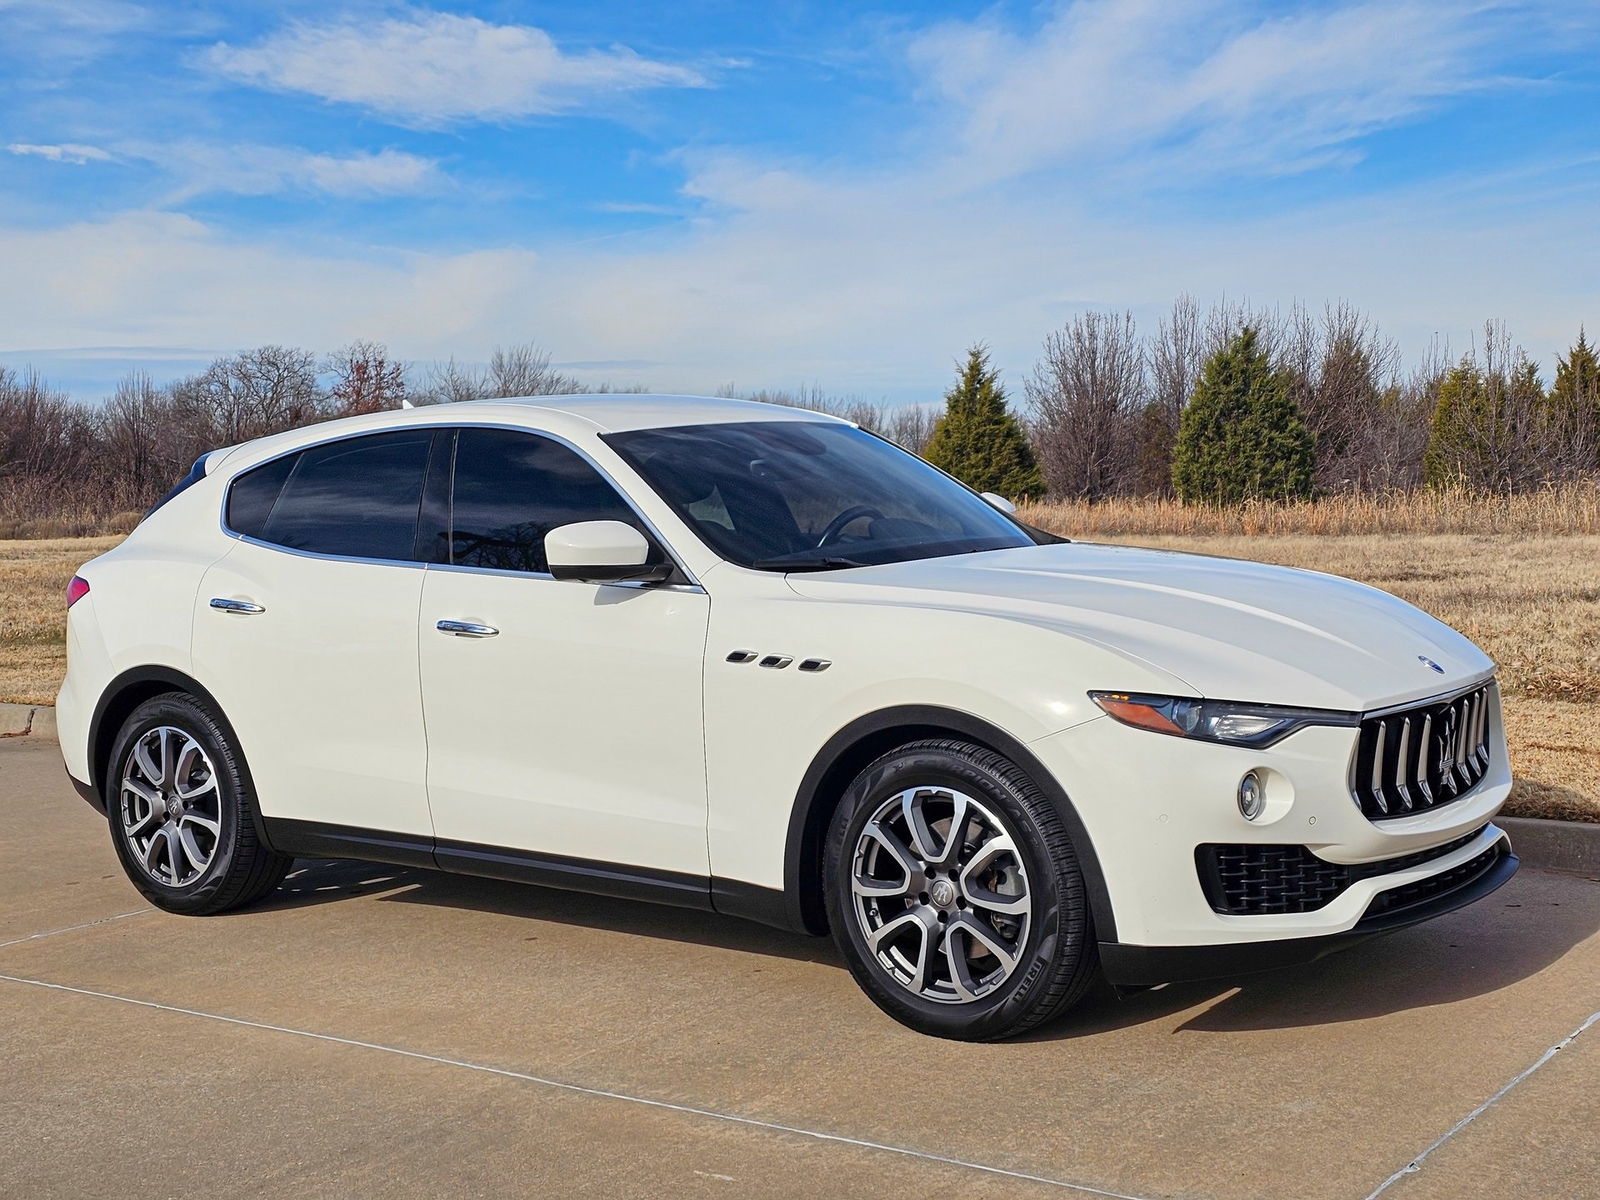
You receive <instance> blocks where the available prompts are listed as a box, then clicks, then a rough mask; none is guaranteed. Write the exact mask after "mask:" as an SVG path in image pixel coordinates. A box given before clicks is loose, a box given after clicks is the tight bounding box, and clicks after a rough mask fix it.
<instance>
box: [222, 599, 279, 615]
mask: <svg viewBox="0 0 1600 1200" xmlns="http://www.w3.org/2000/svg"><path fill="white" fill-rule="evenodd" d="M211 607H212V608H214V609H216V610H217V611H219V612H226V613H240V614H243V615H244V616H254V615H255V614H256V613H264V612H266V611H267V610H266V609H264V608H262V607H261V605H259V604H251V603H250V601H248V600H228V599H226V598H225V597H222V596H213V597H212V598H211Z"/></svg>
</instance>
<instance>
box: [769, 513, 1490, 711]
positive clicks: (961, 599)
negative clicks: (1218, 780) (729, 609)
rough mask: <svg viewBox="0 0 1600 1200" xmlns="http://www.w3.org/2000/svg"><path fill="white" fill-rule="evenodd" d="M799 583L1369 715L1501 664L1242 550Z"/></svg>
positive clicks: (1333, 580) (1112, 549)
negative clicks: (968, 616) (1060, 636)
mask: <svg viewBox="0 0 1600 1200" xmlns="http://www.w3.org/2000/svg"><path fill="white" fill-rule="evenodd" d="M789 583H790V586H791V587H793V588H794V590H795V591H797V592H798V593H800V594H801V595H803V596H808V597H812V598H815V599H825V600H829V601H832V602H842V603H847V604H848V603H856V604H872V605H891V606H905V605H914V606H918V607H933V608H941V609H949V610H954V611H961V612H967V613H974V614H981V615H988V616H994V617H998V618H1001V619H1007V620H1014V621H1023V622H1027V623H1030V624H1034V625H1038V626H1041V627H1044V628H1049V629H1052V630H1055V631H1058V632H1061V633H1064V634H1068V635H1070V636H1073V637H1076V638H1079V639H1082V640H1085V641H1089V642H1093V643H1095V644H1097V645H1100V646H1102V647H1104V648H1106V649H1109V650H1111V651H1113V652H1114V653H1116V654H1118V655H1120V656H1122V657H1124V658H1128V659H1132V660H1136V661H1139V662H1141V663H1143V664H1145V665H1146V666H1148V667H1154V668H1156V669H1158V670H1160V671H1162V672H1165V673H1166V674H1169V675H1172V676H1176V677H1177V679H1178V680H1181V681H1182V682H1183V684H1184V685H1186V687H1187V688H1188V689H1190V690H1191V691H1192V692H1193V693H1194V694H1196V695H1199V696H1206V697H1212V698H1215V699H1226V700H1241V701H1254V702H1257V703H1265V704H1292V705H1303V706H1306V707H1312V708H1332V709H1341V710H1344V711H1363V710H1371V709H1374V708H1382V707H1386V706H1388V705H1391V704H1398V703H1401V702H1404V701H1408V700H1413V699H1418V698H1421V697H1424V696H1431V695H1437V694H1439V693H1442V692H1446V691H1449V690H1451V689H1453V688H1456V687H1464V686H1466V685H1467V684H1468V683H1471V682H1473V681H1475V680H1478V679H1481V678H1483V677H1484V676H1485V675H1486V674H1488V673H1489V672H1490V671H1492V670H1493V669H1494V664H1493V662H1491V661H1490V659H1489V658H1488V656H1487V655H1485V654H1484V653H1483V652H1482V651H1481V650H1479V649H1478V648H1477V647H1476V646H1474V645H1473V644H1472V643H1471V642H1469V641H1468V640H1467V639H1466V638H1464V637H1462V636H1461V635H1460V634H1459V633H1457V632H1455V630H1453V629H1451V628H1450V627H1449V626H1447V625H1445V624H1443V623H1441V622H1439V621H1436V620H1435V619H1434V618H1432V617H1430V616H1428V614H1426V613H1424V612H1422V611H1421V610H1420V609H1418V608H1414V607H1413V606H1412V605H1410V604H1407V603H1406V602H1405V601H1403V600H1400V599H1398V598H1396V597H1394V596H1391V595H1389V593H1387V592H1383V591H1379V590H1378V589H1377V588H1373V587H1368V586H1366V585H1365V584H1360V583H1356V582H1354V581H1352V580H1349V579H1342V578H1339V577H1338V576H1334V575H1323V574H1320V573H1318V572H1315V571H1302V570H1295V569H1292V568H1288V567H1275V566H1269V565H1267V564H1264V563H1254V562H1244V561H1240V560H1237V559H1226V558H1209V557H1205V556H1202V555H1196V554H1184V553H1177V552H1171V551H1160V550H1142V549H1136V548H1134V547H1130V546H1104V545H1095V544H1092V543H1085V542H1071V543H1065V544H1060V545H1049V546H1031V547H1025V548H1023V549H1017V550H996V551H990V552H987V553H981V554H965V555H956V556H951V557H947V558H930V559H920V560H917V561H914V562H905V563H890V564H887V565H884V566H877V567H862V568H855V569H849V570H842V571H832V572H828V573H825V574H824V573H818V574H792V575H790V576H789ZM1094 686H1099V687H1104V688H1108V689H1114V688H1117V687H1119V686H1124V685H1123V684H1121V683H1120V682H1119V681H1118V680H1116V679H1106V680H1103V681H1098V682H1097V683H1096V684H1094Z"/></svg>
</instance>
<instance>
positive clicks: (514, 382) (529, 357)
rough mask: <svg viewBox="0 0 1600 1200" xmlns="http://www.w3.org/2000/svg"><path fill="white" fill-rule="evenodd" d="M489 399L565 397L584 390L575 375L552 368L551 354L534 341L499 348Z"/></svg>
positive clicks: (488, 382) (493, 363)
mask: <svg viewBox="0 0 1600 1200" xmlns="http://www.w3.org/2000/svg"><path fill="white" fill-rule="evenodd" d="M484 386H485V389H486V390H485V392H484V395H485V396H493V397H503V396H565V395H570V394H572V393H573V392H581V391H584V390H585V389H584V386H583V385H582V384H581V383H579V382H578V381H577V380H576V379H574V378H573V377H572V376H571V375H563V374H561V373H560V372H559V371H556V370H555V369H554V368H552V367H551V366H550V355H549V353H548V352H546V351H544V350H541V349H539V347H537V346H535V345H534V344H533V343H532V342H522V343H519V344H518V345H515V346H507V347H501V346H496V347H495V348H494V353H493V354H491V355H490V356H489V372H488V375H487V376H486V377H485V379H484Z"/></svg>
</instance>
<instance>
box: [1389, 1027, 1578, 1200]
mask: <svg viewBox="0 0 1600 1200" xmlns="http://www.w3.org/2000/svg"><path fill="white" fill-rule="evenodd" d="M1597 1022H1600V1012H1593V1013H1590V1014H1589V1016H1588V1018H1587V1019H1586V1020H1585V1021H1584V1022H1583V1024H1581V1025H1579V1026H1578V1027H1577V1028H1576V1029H1574V1030H1573V1031H1572V1032H1571V1033H1569V1034H1567V1036H1566V1037H1564V1038H1562V1039H1561V1040H1560V1041H1559V1042H1557V1043H1556V1044H1555V1045H1554V1046H1551V1047H1550V1049H1548V1050H1546V1051H1545V1052H1544V1053H1543V1054H1541V1055H1540V1056H1539V1057H1538V1058H1537V1059H1536V1060H1535V1061H1534V1063H1533V1065H1532V1066H1530V1067H1528V1068H1527V1069H1526V1070H1524V1071H1523V1072H1521V1073H1520V1074H1519V1075H1517V1076H1516V1077H1515V1078H1513V1079H1512V1080H1511V1082H1510V1083H1508V1084H1506V1085H1505V1087H1503V1088H1501V1089H1500V1090H1499V1091H1498V1092H1496V1093H1495V1094H1494V1095H1492V1096H1490V1097H1489V1098H1488V1099H1487V1100H1485V1101H1484V1102H1483V1103H1482V1104H1480V1105H1478V1107H1477V1108H1475V1109H1473V1110H1472V1111H1471V1112H1469V1113H1468V1114H1467V1115H1466V1116H1464V1117H1462V1118H1461V1120H1459V1121H1457V1122H1456V1123H1455V1124H1454V1125H1452V1126H1451V1127H1450V1128H1449V1129H1448V1130H1446V1131H1445V1133H1444V1135H1443V1136H1442V1137H1440V1138H1439V1139H1438V1140H1437V1141H1436V1142H1434V1143H1433V1145H1431V1146H1429V1147H1428V1148H1427V1149H1426V1150H1424V1151H1423V1152H1422V1153H1421V1154H1419V1155H1417V1156H1416V1157H1415V1158H1413V1159H1412V1160H1411V1161H1410V1162H1408V1163H1407V1164H1406V1165H1405V1166H1403V1167H1401V1168H1400V1169H1399V1170H1398V1171H1396V1172H1395V1173H1394V1174H1393V1175H1391V1176H1389V1178H1387V1179H1385V1180H1384V1181H1383V1182H1382V1183H1380V1184H1379V1185H1378V1186H1377V1187H1376V1188H1374V1189H1373V1190H1372V1191H1371V1192H1370V1193H1369V1194H1368V1195H1367V1198H1366V1200H1377V1197H1379V1196H1381V1195H1383V1193H1384V1192H1386V1191H1388V1190H1389V1189H1390V1188H1391V1187H1393V1186H1394V1185H1395V1184H1397V1183H1399V1182H1400V1180H1402V1179H1404V1178H1405V1177H1406V1176H1407V1175H1415V1174H1416V1173H1417V1172H1418V1171H1420V1170H1421V1169H1422V1164H1423V1162H1424V1161H1425V1160H1426V1159H1427V1158H1428V1156H1429V1155H1431V1154H1432V1153H1433V1152H1434V1151H1435V1150H1437V1149H1439V1148H1440V1147H1441V1146H1443V1145H1444V1144H1445V1143H1446V1142H1448V1141H1449V1140H1450V1139H1451V1138H1453V1137H1455V1136H1456V1134H1458V1133H1460V1132H1461V1131H1462V1130H1463V1129H1465V1128H1466V1127H1467V1126H1468V1125H1470V1124H1472V1122H1474V1121H1476V1120H1477V1119H1478V1118H1479V1117H1481V1116H1483V1114H1484V1113H1486V1112H1488V1111H1489V1110H1490V1109H1491V1108H1493V1107H1494V1106H1495V1105H1496V1104H1498V1103H1499V1102H1500V1101H1501V1100H1503V1099H1505V1097H1506V1096H1507V1095H1509V1094H1510V1093H1511V1090H1512V1089H1513V1088H1515V1087H1516V1086H1517V1085H1518V1084H1519V1083H1521V1082H1522V1081H1523V1080H1524V1079H1527V1078H1528V1077H1529V1076H1530V1075H1532V1074H1533V1073H1534V1072H1535V1071H1537V1070H1538V1069H1539V1068H1540V1067H1542V1066H1544V1065H1545V1064H1546V1063H1547V1062H1549V1061H1550V1060H1551V1059H1552V1058H1554V1057H1555V1056H1556V1055H1557V1054H1559V1053H1561V1051H1563V1050H1565V1049H1566V1048H1567V1047H1568V1046H1570V1045H1571V1044H1572V1043H1573V1042H1574V1041H1576V1040H1577V1039H1578V1036H1579V1035H1580V1034H1582V1033H1583V1032H1584V1030H1586V1029H1588V1028H1589V1027H1590V1026H1591V1025H1594V1024H1595V1023H1597Z"/></svg>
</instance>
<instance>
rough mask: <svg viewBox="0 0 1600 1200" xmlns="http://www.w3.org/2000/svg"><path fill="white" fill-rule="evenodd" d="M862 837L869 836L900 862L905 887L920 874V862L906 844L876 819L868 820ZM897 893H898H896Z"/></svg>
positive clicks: (908, 886)
mask: <svg viewBox="0 0 1600 1200" xmlns="http://www.w3.org/2000/svg"><path fill="white" fill-rule="evenodd" d="M861 836H862V837H869V838H871V839H872V840H873V841H875V842H877V843H878V845H880V846H882V847H883V848H884V849H885V850H887V851H888V852H889V856H890V857H891V858H893V859H894V860H895V862H897V863H899V864H900V869H901V870H902V871H904V872H905V873H906V887H907V889H909V888H910V886H911V883H912V881H913V880H914V879H915V878H916V877H917V876H918V875H920V874H922V864H921V863H920V862H918V861H917V858H916V856H915V855H914V854H913V853H912V852H911V851H910V849H908V848H907V846H906V844H905V843H904V842H902V841H901V840H900V839H899V838H898V837H896V836H895V834H894V831H893V830H891V829H888V828H886V827H885V826H884V825H883V824H882V823H880V822H878V821H868V822H867V827H866V828H865V829H863V830H862V831H861ZM897 894H898V893H897Z"/></svg>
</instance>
